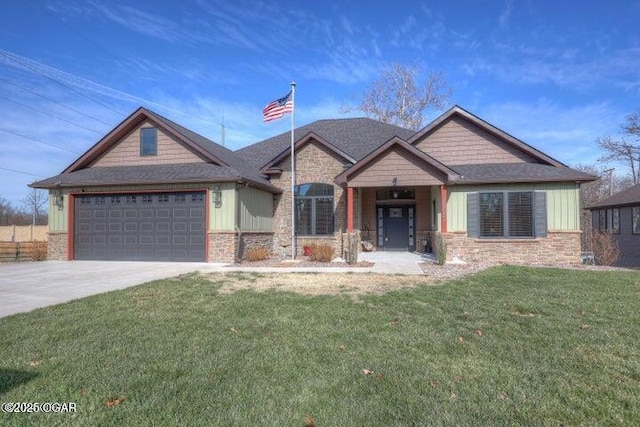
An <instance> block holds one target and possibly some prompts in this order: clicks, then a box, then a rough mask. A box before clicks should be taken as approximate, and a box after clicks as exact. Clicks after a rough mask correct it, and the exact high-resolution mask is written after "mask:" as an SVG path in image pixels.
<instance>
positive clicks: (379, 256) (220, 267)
mask: <svg viewBox="0 0 640 427" xmlns="http://www.w3.org/2000/svg"><path fill="white" fill-rule="evenodd" d="M431 258H432V257H431ZM359 259H360V260H361V261H371V262H373V263H375V265H374V266H373V267H369V268H362V267H333V268H332V267H316V268H314V267H308V268H300V267H291V268H271V267H262V268H252V267H249V268H246V267H238V266H234V267H230V266H225V265H226V264H216V263H204V262H203V263H194V262H185V263H179V262H135V261H124V262H117V261H45V262H24V263H17V264H0V317H5V316H10V315H12V314H16V313H25V312H28V311H31V310H33V309H36V308H40V307H47V306H49V305H55V304H60V303H63V302H67V301H71V300H74V299H78V298H83V297H86V296H89V295H95V294H100V293H103V292H108V291H113V290H116V289H124V288H128V287H131V286H135V285H139V284H141V283H145V282H150V281H152V280H158V279H165V278H168V277H175V276H179V275H181V274H185V273H191V272H195V271H202V272H220V271H260V272H271V273H289V272H297V273H305V272H318V273H346V272H352V273H382V274H423V272H422V269H421V268H420V267H419V266H418V263H419V262H423V261H426V260H427V259H429V257H425V256H424V255H420V254H413V253H407V252H369V253H362V254H360V257H359Z"/></svg>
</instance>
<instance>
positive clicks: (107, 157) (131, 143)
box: [90, 121, 203, 167]
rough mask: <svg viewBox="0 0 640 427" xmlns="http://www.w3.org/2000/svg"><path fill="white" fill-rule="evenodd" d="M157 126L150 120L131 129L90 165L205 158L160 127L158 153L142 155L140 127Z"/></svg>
mask: <svg viewBox="0 0 640 427" xmlns="http://www.w3.org/2000/svg"><path fill="white" fill-rule="evenodd" d="M151 127H155V126H154V125H153V124H152V123H151V122H150V121H145V122H144V123H143V124H141V125H140V126H138V127H137V128H135V129H134V130H133V131H131V132H130V133H129V134H128V135H127V136H125V137H124V138H122V139H121V140H120V141H118V142H117V143H116V144H114V145H113V147H111V148H110V149H109V151H107V152H106V153H104V154H103V155H102V156H100V157H99V158H98V159H96V160H95V161H94V162H93V163H92V164H91V166H90V167H104V166H131V165H163V164H175V163H201V162H203V159H202V158H201V157H200V156H198V155H197V154H195V153H194V152H193V151H191V150H190V149H188V148H187V147H185V146H184V145H183V144H182V143H180V142H178V141H177V140H175V139H174V138H172V137H171V136H169V135H167V134H166V133H164V132H163V131H162V130H160V129H158V128H156V129H158V140H157V143H158V146H157V148H158V154H157V155H155V156H141V155H140V129H141V128H151Z"/></svg>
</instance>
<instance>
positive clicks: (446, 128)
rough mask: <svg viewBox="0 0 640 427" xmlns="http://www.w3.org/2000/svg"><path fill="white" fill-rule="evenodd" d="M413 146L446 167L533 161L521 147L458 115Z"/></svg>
mask: <svg viewBox="0 0 640 427" xmlns="http://www.w3.org/2000/svg"><path fill="white" fill-rule="evenodd" d="M415 146H416V148H418V149H420V150H422V151H424V152H425V153H427V154H429V155H430V156H433V157H435V158H436V159H438V160H439V161H441V162H442V163H444V164H445V165H449V166H451V165H465V164H479V163H521V162H531V161H532V160H533V159H532V158H531V156H529V155H527V154H525V153H523V152H522V151H521V150H519V149H517V148H515V147H513V146H511V145H509V144H507V143H506V142H504V141H503V140H501V139H500V138H498V137H497V136H495V135H492V134H490V133H489V132H487V131H486V130H484V129H481V128H480V127H478V126H476V125H475V124H473V123H470V122H469V121H467V120H465V119H463V118H461V117H453V118H452V119H450V120H447V121H446V122H445V123H443V124H442V125H441V126H439V127H437V128H436V129H435V130H433V131H432V132H431V133H429V134H428V135H427V136H426V137H425V138H424V139H422V140H421V141H419V142H417V143H416V144H415ZM454 169H455V168H454Z"/></svg>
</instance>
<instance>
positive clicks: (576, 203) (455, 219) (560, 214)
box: [447, 183, 580, 232]
mask: <svg viewBox="0 0 640 427" xmlns="http://www.w3.org/2000/svg"><path fill="white" fill-rule="evenodd" d="M532 190H536V191H545V192H546V193H547V228H548V230H550V231H554V230H572V231H574V230H580V218H579V216H580V186H579V185H578V184H575V183H548V184H511V185H509V184H501V185H481V186H471V185H465V186H462V185H461V186H451V187H449V201H448V203H447V227H448V229H449V231H452V232H455V231H467V193H470V192H474V191H480V192H482V191H532Z"/></svg>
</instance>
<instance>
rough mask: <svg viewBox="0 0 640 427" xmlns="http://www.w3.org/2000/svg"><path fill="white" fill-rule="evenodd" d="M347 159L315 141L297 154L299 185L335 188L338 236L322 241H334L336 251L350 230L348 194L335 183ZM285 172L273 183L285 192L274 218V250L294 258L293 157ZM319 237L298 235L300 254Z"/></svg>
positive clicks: (285, 163) (284, 163)
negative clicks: (347, 229)
mask: <svg viewBox="0 0 640 427" xmlns="http://www.w3.org/2000/svg"><path fill="white" fill-rule="evenodd" d="M346 162H347V161H346V160H343V159H341V158H339V157H338V156H336V155H335V154H333V153H332V152H330V151H329V150H327V149H326V148H324V147H323V146H321V145H320V144H316V143H314V142H313V141H312V142H310V143H308V144H306V145H305V146H303V147H302V148H300V149H298V150H297V151H296V185H299V184H306V183H312V182H319V183H323V184H332V185H333V197H334V231H335V233H334V235H333V237H331V236H328V237H325V236H323V237H322V239H323V240H324V239H328V240H331V241H333V243H332V245H333V246H334V248H337V246H338V239H339V236H340V232H341V230H344V229H345V228H346V218H347V212H346V193H345V191H344V189H343V188H342V187H340V186H338V185H336V184H335V183H334V178H335V177H336V176H337V175H338V174H340V173H342V172H343V171H344V163H346ZM278 167H280V168H281V169H282V173H280V174H277V175H274V176H272V177H271V184H273V185H275V186H276V187H278V188H280V189H282V191H283V192H282V194H281V195H280V197H278V199H277V202H276V209H275V212H274V215H273V229H274V234H273V250H274V253H275V254H277V255H284V256H291V247H290V246H291V196H292V195H291V158H290V157H289V156H287V157H286V158H284V159H283V160H282V161H281V162H280V164H279V165H278ZM318 239H319V238H318V237H315V236H310V237H306V236H298V237H297V238H296V242H297V243H296V244H297V250H296V252H297V253H298V254H301V253H302V252H301V251H302V243H303V242H304V241H305V240H313V241H317V240H318Z"/></svg>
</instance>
